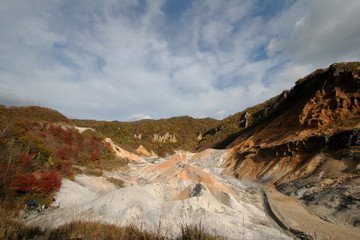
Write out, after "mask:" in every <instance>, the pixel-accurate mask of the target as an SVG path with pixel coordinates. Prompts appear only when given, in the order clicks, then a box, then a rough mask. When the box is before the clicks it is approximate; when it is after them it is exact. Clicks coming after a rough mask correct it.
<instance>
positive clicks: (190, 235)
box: [176, 224, 226, 240]
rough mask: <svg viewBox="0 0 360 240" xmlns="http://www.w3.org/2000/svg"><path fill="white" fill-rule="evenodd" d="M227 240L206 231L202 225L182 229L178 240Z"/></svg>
mask: <svg viewBox="0 0 360 240" xmlns="http://www.w3.org/2000/svg"><path fill="white" fill-rule="evenodd" d="M225 239H226V238H224V237H221V236H218V235H215V234H210V233H207V232H205V231H204V229H203V228H202V226H201V224H199V225H194V226H189V225H185V226H182V227H181V235H180V236H179V237H177V238H176V240H225Z"/></svg>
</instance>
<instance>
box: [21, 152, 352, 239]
mask: <svg viewBox="0 0 360 240" xmlns="http://www.w3.org/2000/svg"><path fill="white" fill-rule="evenodd" d="M227 154H228V152H227V151H226V150H211V149H209V150H205V151H204V152H201V153H197V154H194V153H189V152H185V151H178V152H177V153H176V154H174V155H173V156H171V157H168V158H165V159H162V158H146V157H136V159H133V160H131V159H130V164H129V169H128V170H126V171H112V172H103V174H102V176H100V177H98V176H88V175H84V174H80V175H76V177H75V180H74V181H70V180H67V179H64V180H63V184H62V188H61V189H60V191H59V192H58V193H57V194H56V201H55V202H54V204H53V205H54V207H53V208H52V209H49V210H48V211H45V212H44V213H42V214H38V215H33V216H30V217H28V218H27V219H26V220H25V221H26V222H27V224H29V225H35V226H42V227H45V228H56V227H59V226H61V225H63V224H66V223H69V222H74V221H98V222H102V223H109V224H115V225H118V226H127V225H135V226H138V227H139V228H140V229H143V230H148V231H152V232H155V233H160V234H162V235H163V236H166V237H167V238H170V239H173V238H176V236H178V235H179V234H180V232H181V227H183V226H189V225H201V227H202V228H203V229H204V230H205V231H206V232H209V233H213V234H214V235H218V236H223V237H225V238H227V239H293V238H294V235H292V234H291V233H289V231H284V230H283V229H281V228H280V227H279V226H278V225H277V224H276V223H275V222H274V221H273V220H272V219H271V218H270V217H269V216H267V214H266V211H265V210H264V204H263V198H262V195H261V191H260V190H259V189H260V188H259V185H258V184H256V183H252V182H247V181H244V180H241V181H240V180H237V179H234V178H231V177H228V176H224V175H222V171H223V169H222V167H221V166H222V163H223V160H224V159H225V157H226V156H227ZM114 179H116V180H119V181H122V182H123V183H124V186H125V187H119V186H117V185H116V184H114ZM265 191H266V193H267V196H268V199H269V203H270V205H271V208H272V209H273V211H274V213H275V214H276V215H277V216H278V217H279V219H281V221H282V222H284V224H286V225H287V226H288V227H291V228H293V229H296V230H300V231H303V232H306V233H307V234H308V235H311V236H313V237H314V239H356V238H357V237H358V234H356V233H355V232H351V231H350V230H345V229H343V228H341V227H338V226H335V225H333V224H330V223H327V222H325V221H322V220H321V219H319V218H317V217H315V216H313V215H311V214H309V213H308V212H307V211H306V210H305V209H304V208H302V207H301V206H300V204H299V203H298V202H297V200H296V199H292V198H289V197H286V196H284V195H282V194H280V193H279V192H277V191H276V190H274V189H271V188H265ZM315 236H316V237H315Z"/></svg>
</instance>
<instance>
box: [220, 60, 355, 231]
mask: <svg viewBox="0 0 360 240" xmlns="http://www.w3.org/2000/svg"><path fill="white" fill-rule="evenodd" d="M359 73H360V63H346V64H333V65H331V66H330V67H329V68H327V69H321V70H317V71H315V72H314V73H312V74H310V75H309V76H307V77H305V78H303V79H300V80H299V81H297V83H296V85H295V87H294V88H293V89H292V90H291V91H290V92H287V93H286V96H285V98H284V100H283V101H279V102H278V103H277V106H276V107H273V110H272V111H271V112H270V113H269V112H268V115H267V116H265V117H263V118H262V119H261V120H259V121H258V122H255V123H254V121H253V123H252V125H251V127H248V128H245V129H244V130H242V131H241V132H239V133H238V134H237V136H236V138H235V139H232V141H231V142H229V144H228V147H233V149H232V151H233V153H232V155H231V157H230V158H229V159H228V160H227V161H226V163H225V166H226V169H227V170H226V171H227V173H229V174H232V175H233V176H235V177H237V178H248V179H252V180H259V181H261V182H266V183H271V184H274V185H275V186H276V187H277V188H278V190H280V191H281V192H283V193H286V194H288V195H291V196H296V197H298V198H300V199H302V200H303V202H304V203H305V204H306V205H307V206H308V209H309V210H310V211H311V212H313V213H316V214H317V215H319V216H320V217H321V218H324V219H326V220H328V221H331V222H334V223H337V224H344V225H348V226H353V227H358V226H359V225H360V224H359V223H360V188H359V187H358V186H359V181H360V175H359V173H360V140H359V139H360V137H359V132H360V130H359V123H360V112H359V110H360V91H359V89H360V88H359V87H360V77H359V76H360V74H359ZM252 117H253V116H252ZM249 119H250V117H249V116H247V117H246V116H245V117H244V120H245V121H244V124H245V125H248V124H246V123H247V122H249ZM322 206H325V207H322Z"/></svg>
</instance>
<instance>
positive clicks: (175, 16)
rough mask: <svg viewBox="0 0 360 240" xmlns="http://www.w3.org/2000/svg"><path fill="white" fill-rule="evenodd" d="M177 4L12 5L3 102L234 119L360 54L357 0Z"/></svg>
mask: <svg viewBox="0 0 360 240" xmlns="http://www.w3.org/2000/svg"><path fill="white" fill-rule="evenodd" d="M172 2H173V1H165V0H164V1H140V0H139V1H137V0H127V1H115V0H113V1H96V0H93V1H88V2H87V3H84V2H82V1H69V0H65V1H51V2H48V1H42V0H35V1H32V2H31V4H30V3H28V2H26V1H25V2H24V1H17V0H15V1H10V0H5V1H2V3H1V5H2V7H1V8H0V31H1V33H2V34H1V36H0V50H1V52H2V55H1V56H0V83H1V86H3V87H2V88H1V89H0V95H1V97H0V101H1V102H0V103H1V104H6V105H26V104H31V105H32V104H34V103H35V104H39V105H42V106H46V107H51V108H55V109H57V110H59V111H61V112H63V113H64V114H66V115H68V116H70V117H74V118H91V119H104V120H122V121H125V120H139V119H141V118H154V119H157V118H164V117H171V116H179V115H190V116H194V117H206V116H209V117H215V118H223V117H226V116H227V115H230V114H233V113H235V112H238V111H241V110H243V109H244V108H246V107H249V106H252V105H254V104H257V103H260V102H262V101H264V100H266V99H268V98H270V97H272V96H274V95H275V94H278V93H280V92H281V91H282V90H284V89H287V88H290V87H291V86H292V85H293V84H294V82H295V80H297V78H299V77H302V76H304V75H306V74H308V73H309V72H311V71H312V70H314V69H316V68H320V67H326V66H327V65H329V64H330V63H332V62H341V61H351V60H359V57H360V50H359V48H358V46H359V43H360V28H359V27H358V24H357V23H358V22H360V16H359V15H358V14H357V12H359V10H360V2H359V1H357V0H349V1H347V4H344V3H343V2H342V1H340V0H318V1H310V0H304V1H295V0H294V1H292V0H282V1H275V0H271V1H265V3H264V1H247V0H243V1H237V0H236V1H235V0H234V1H232V0H228V1H222V2H219V1H201V0H198V1H184V2H183V5H181V6H180V7H179V6H171V4H173V3H172ZM279 2H281V3H279ZM219 4H221V6H220V5H219ZM269 6H276V7H274V8H273V9H270V8H268V7H269ZM174 9H179V10H178V12H176V11H175V12H174Z"/></svg>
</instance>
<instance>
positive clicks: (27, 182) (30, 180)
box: [10, 172, 38, 193]
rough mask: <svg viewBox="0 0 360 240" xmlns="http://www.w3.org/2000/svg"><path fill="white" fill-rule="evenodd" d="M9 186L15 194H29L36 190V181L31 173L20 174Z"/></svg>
mask: <svg viewBox="0 0 360 240" xmlns="http://www.w3.org/2000/svg"><path fill="white" fill-rule="evenodd" d="M10 185H11V187H12V188H13V189H14V190H16V191H17V192H24V193H25V192H31V191H34V190H35V189H36V188H37V185H38V180H37V178H36V177H35V175H34V174H32V173H30V174H27V173H24V172H20V173H17V174H16V175H15V176H14V177H13V179H12V180H11V183H10Z"/></svg>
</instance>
